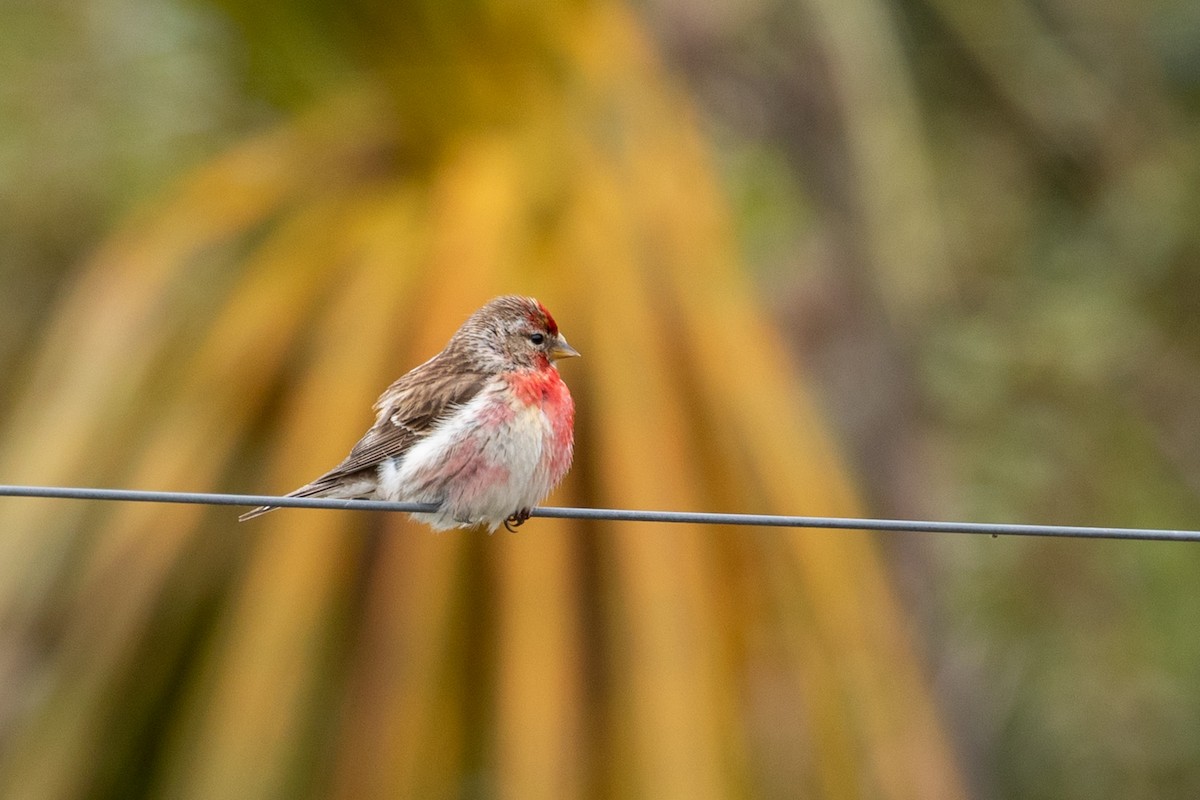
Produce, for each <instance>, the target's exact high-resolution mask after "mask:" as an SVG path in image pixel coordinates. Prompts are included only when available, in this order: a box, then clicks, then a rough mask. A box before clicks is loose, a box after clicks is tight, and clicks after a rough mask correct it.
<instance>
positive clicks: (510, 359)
mask: <svg viewBox="0 0 1200 800" xmlns="http://www.w3.org/2000/svg"><path fill="white" fill-rule="evenodd" d="M451 346H452V347H455V348H456V349H458V348H462V351H463V352H464V354H465V355H469V357H471V358H472V359H476V360H478V362H479V365H478V366H479V368H480V371H486V372H492V371H506V370H512V369H539V368H548V367H549V366H550V365H551V364H553V363H554V362H555V361H557V360H558V359H560V358H570V357H572V356H577V355H579V351H577V350H576V349H575V348H574V347H571V345H569V344H567V340H566V338H565V337H564V336H563V335H562V334H561V333H560V332H559V330H558V325H557V323H555V321H554V317H552V316H550V312H549V311H547V310H546V307H545V306H544V305H542V304H541V303H539V302H538V301H537V300H535V299H534V298H532V297H521V296H519V295H505V296H503V297H497V298H496V299H495V300H492V301H491V302H489V303H488V304H487V305H485V306H484V307H483V308H481V309H479V310H478V311H476V312H475V313H474V314H472V315H471V317H470V318H469V319H468V320H467V321H466V322H465V323H463V326H462V327H461V328H459V330H458V333H456V334H455V335H454V338H453V339H452V340H451Z"/></svg>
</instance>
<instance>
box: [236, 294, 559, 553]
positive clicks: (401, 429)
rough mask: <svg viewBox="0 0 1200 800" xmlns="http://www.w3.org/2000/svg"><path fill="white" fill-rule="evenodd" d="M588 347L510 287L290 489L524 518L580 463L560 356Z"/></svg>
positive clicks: (464, 514)
mask: <svg viewBox="0 0 1200 800" xmlns="http://www.w3.org/2000/svg"><path fill="white" fill-rule="evenodd" d="M576 355H579V354H578V353H577V352H576V351H575V350H574V349H573V348H572V347H571V346H570V345H569V344H567V341H566V339H565V338H564V337H563V336H562V335H561V334H560V333H559V331H558V326H557V324H556V323H555V321H554V318H553V317H551V316H550V313H549V312H548V311H546V308H545V307H544V306H543V305H542V304H541V303H539V302H538V301H537V300H535V299H533V298H529V297H519V296H513V295H508V296H504V297H498V298H496V299H495V300H492V301H491V302H490V303H488V304H487V305H485V306H484V307H483V308H481V309H480V310H479V311H477V312H475V313H474V314H473V315H471V317H470V318H469V319H468V320H467V321H466V322H465V323H464V324H463V325H462V327H461V328H459V330H458V331H457V332H456V333H455V334H454V336H453V337H451V339H450V341H449V343H448V344H447V345H446V347H445V349H443V350H442V352H440V353H438V354H437V355H436V356H434V357H433V358H431V359H429V360H428V361H426V362H425V363H424V364H421V365H420V366H418V367H416V368H415V369H413V370H412V371H410V372H408V373H407V374H405V375H404V376H403V377H401V378H400V379H399V380H397V381H396V382H395V383H393V384H392V385H391V386H389V387H388V388H387V390H386V391H384V393H383V394H382V395H381V396H380V398H379V400H378V401H377V402H376V403H375V406H374V407H375V410H376V412H377V417H376V420H375V424H374V425H372V426H371V428H370V429H369V430H368V431H367V432H366V434H365V435H364V436H363V437H362V439H360V440H359V441H358V443H357V444H355V445H354V447H353V449H352V450H351V451H350V455H348V456H347V457H346V458H345V460H343V461H342V463H341V464H339V465H338V466H336V467H334V468H333V469H332V470H330V471H329V472H327V473H325V474H324V475H322V476H321V477H319V478H317V479H316V480H315V481H313V482H312V483H309V484H306V485H305V486H302V487H300V488H299V489H296V490H295V491H293V492H290V493H289V494H288V496H289V497H339V498H363V499H386V500H407V501H415V502H436V503H439V504H440V505H441V510H440V511H439V512H438V513H436V514H428V515H417V516H418V518H420V519H423V520H424V521H427V522H429V523H430V524H432V525H433V526H434V527H437V528H448V527H469V526H472V525H476V524H485V525H488V526H489V527H490V528H491V529H492V530H495V529H496V527H498V526H499V525H500V524H501V523H503V522H505V521H506V520H507V519H509V518H510V517H511V518H515V519H516V520H518V521H523V519H524V517H527V516H528V512H529V509H530V508H531V507H532V506H533V505H535V504H536V503H537V502H540V500H541V499H542V498H543V497H544V496H545V494H546V493H548V492H549V491H550V489H552V488H553V487H554V486H555V485H556V484H557V483H558V482H559V480H561V479H562V476H563V474H565V472H566V470H567V468H568V467H569V466H570V461H571V450H572V447H573V435H572V433H573V425H574V404H573V402H572V401H571V396H570V393H569V392H568V391H567V389H566V386H565V384H563V383H562V379H561V378H560V377H559V375H558V370H557V367H556V366H555V365H554V361H555V360H556V359H559V358H565V357H569V356H576ZM270 510H272V507H269V506H262V507H259V508H256V509H254V510H253V511H249V512H247V513H246V514H243V515H242V516H241V517H240V518H239V519H242V520H247V519H251V518H253V517H256V516H258V515H260V514H264V513H266V512H267V511H270Z"/></svg>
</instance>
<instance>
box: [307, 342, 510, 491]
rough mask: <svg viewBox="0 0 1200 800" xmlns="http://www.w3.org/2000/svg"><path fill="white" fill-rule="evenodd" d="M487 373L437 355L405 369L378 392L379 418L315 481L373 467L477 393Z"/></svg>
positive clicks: (428, 429) (417, 439)
mask: <svg viewBox="0 0 1200 800" xmlns="http://www.w3.org/2000/svg"><path fill="white" fill-rule="evenodd" d="M487 381H488V376H486V375H483V374H481V373H478V372H466V371H464V370H463V364H462V362H461V361H452V360H450V359H442V358H435V359H432V360H430V361H427V362H426V363H424V364H422V365H421V366H419V367H417V368H416V369H414V370H412V371H411V372H409V373H407V374H406V375H404V376H403V377H401V378H400V379H399V380H397V381H396V382H395V383H393V384H392V385H391V386H389V387H388V388H387V390H386V391H384V393H383V394H382V395H381V396H380V398H379V401H378V402H377V403H376V404H375V407H376V408H377V409H378V410H379V417H378V419H376V420H375V424H374V425H372V426H371V429H370V430H368V431H367V432H366V434H365V435H364V436H363V437H362V438H361V439H359V440H358V443H357V444H355V445H354V448H353V449H352V450H351V451H350V455H348V456H346V460H345V461H343V462H342V463H341V464H338V465H337V466H336V467H334V468H333V469H332V470H330V471H329V472H327V473H326V474H325V475H322V476H321V477H320V478H318V479H317V480H316V481H314V483H321V482H324V481H326V480H327V479H333V478H340V477H342V476H345V475H350V474H352V473H355V472H359V471H361V470H364V469H372V468H374V467H375V466H376V465H378V464H379V463H380V462H381V461H383V460H384V459H387V458H395V457H396V456H398V455H400V454H401V453H403V452H404V451H405V450H407V449H408V448H410V447H412V446H413V444H415V443H416V442H418V441H420V440H421V439H422V438H424V437H425V436H426V434H428V433H429V432H430V431H431V430H432V429H433V428H434V427H435V426H436V425H437V423H438V422H440V421H441V420H442V419H444V418H445V417H446V416H447V415H448V414H449V413H450V412H451V411H453V410H454V409H456V408H458V407H460V406H462V405H463V404H465V403H467V402H469V401H470V400H471V398H473V397H475V395H477V394H479V391H480V390H481V389H482V388H483V387H484V385H485V384H486V383H487Z"/></svg>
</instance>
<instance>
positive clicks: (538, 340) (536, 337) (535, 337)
mask: <svg viewBox="0 0 1200 800" xmlns="http://www.w3.org/2000/svg"><path fill="white" fill-rule="evenodd" d="M529 341H531V342H533V343H534V344H536V345H540V344H542V343H543V342H545V341H546V337H545V336H543V335H542V334H540V333H531V334H529Z"/></svg>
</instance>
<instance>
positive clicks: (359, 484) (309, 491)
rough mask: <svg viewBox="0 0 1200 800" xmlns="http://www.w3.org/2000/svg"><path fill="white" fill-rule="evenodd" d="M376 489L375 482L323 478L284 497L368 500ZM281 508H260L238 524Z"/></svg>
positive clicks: (244, 515) (244, 516) (252, 510)
mask: <svg viewBox="0 0 1200 800" xmlns="http://www.w3.org/2000/svg"><path fill="white" fill-rule="evenodd" d="M374 488H375V483H374V480H363V479H362V478H361V477H359V479H358V480H347V479H346V478H344V477H340V478H333V477H331V476H323V477H321V478H318V479H317V480H315V481H313V482H312V483H309V484H306V485H304V486H301V487H300V488H299V489H296V490H295V491H292V492H288V493H287V494H285V495H284V497H336V498H343V499H346V500H354V499H366V498H368V497H370V496H371V492H372V491H373V490H374ZM277 508H279V506H259V507H258V508H253V509H251V510H249V511H247V512H246V513H245V514H242V515H241V516H240V517H238V522H245V521H246V520H248V519H254V518H255V517H261V516H262V515H263V514H266V513H267V512H268V511H274V510H275V509H277Z"/></svg>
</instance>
